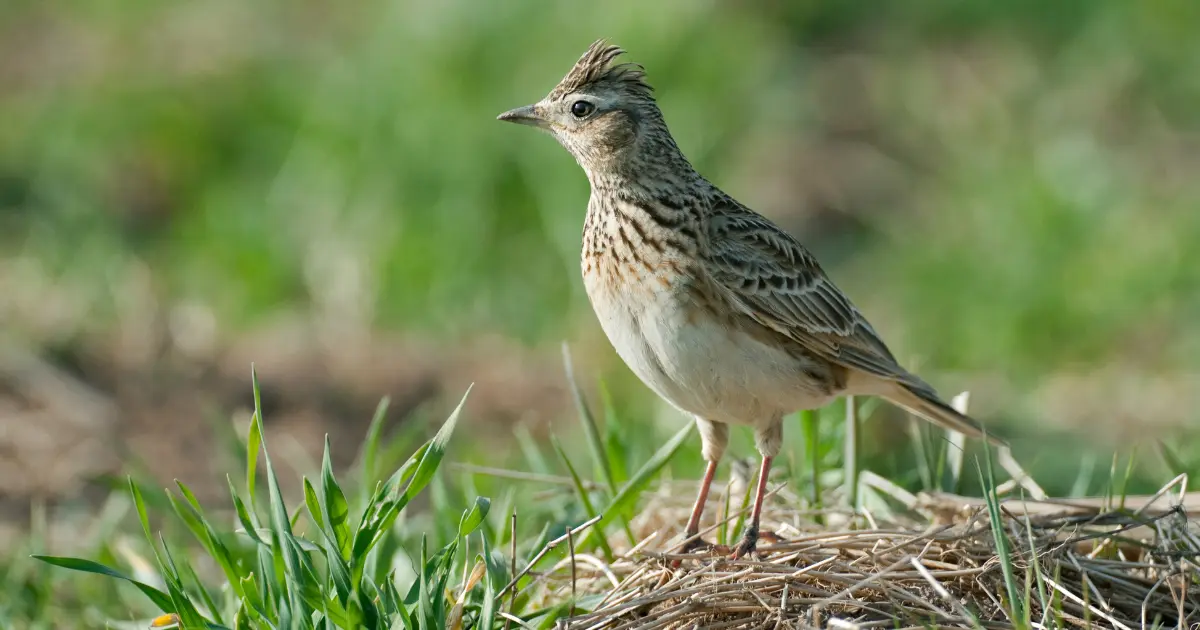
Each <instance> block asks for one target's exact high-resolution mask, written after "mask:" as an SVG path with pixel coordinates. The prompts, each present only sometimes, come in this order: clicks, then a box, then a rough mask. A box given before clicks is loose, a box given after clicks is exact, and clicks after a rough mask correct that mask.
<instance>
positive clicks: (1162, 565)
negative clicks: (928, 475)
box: [529, 477, 1200, 630]
mask: <svg viewBox="0 0 1200 630" xmlns="http://www.w3.org/2000/svg"><path fill="white" fill-rule="evenodd" d="M1185 483H1186V478H1182V477H1181V478H1180V479H1177V480H1176V481H1175V482H1174V483H1173V484H1172V485H1170V486H1168V487H1167V488H1164V490H1163V491H1161V492H1159V493H1158V494H1156V495H1153V496H1149V497H1141V498H1137V497H1128V498H1126V500H1125V504H1124V508H1123V509H1113V507H1112V503H1113V502H1115V501H1117V499H1113V500H1110V501H1104V500H1075V501H1054V500H1042V501H1022V500H1018V499H1008V500H1002V501H1001V502H1000V504H999V507H1000V511H1001V518H1000V519H999V523H998V524H999V525H1000V530H1001V531H1002V532H1003V536H1002V537H1001V538H997V536H996V533H997V532H996V531H994V530H993V527H992V519H991V518H989V510H988V509H987V506H986V505H985V503H984V502H983V501H982V500H980V499H970V498H965V497H958V496H950V495H938V496H930V495H921V496H918V497H912V496H911V495H910V500H909V503H910V505H908V506H907V507H909V508H911V509H910V510H906V511H902V512H906V513H907V516H889V517H888V519H887V520H886V521H884V520H877V519H879V517H878V516H874V517H873V516H872V515H870V514H863V513H860V514H857V515H854V514H850V513H847V512H842V511H837V510H826V511H823V512H821V513H813V512H808V513H801V512H794V511H792V512H789V511H787V510H786V509H784V508H783V507H781V506H784V505H798V504H800V500H799V497H787V496H782V497H779V496H777V497H776V498H775V499H776V500H775V501H773V504H772V507H771V511H770V512H769V513H768V514H767V515H766V518H765V520H764V525H765V526H767V527H777V530H776V531H778V533H779V534H780V535H781V536H784V537H785V538H786V539H787V541H786V542H782V543H777V544H772V545H765V544H764V545H760V551H761V552H762V557H760V558H755V559H742V560H736V561H733V560H728V559H726V558H725V557H723V556H721V555H718V554H716V553H694V554H687V555H680V554H672V553H670V550H671V549H672V548H673V547H676V546H677V545H678V542H679V540H678V539H679V536H678V533H679V531H678V527H677V524H678V523H681V522H682V521H683V518H684V516H686V509H687V506H686V498H687V493H686V492H684V491H682V488H684V487H685V486H678V487H675V488H666V489H665V490H664V491H663V492H661V493H660V494H659V497H658V499H656V501H655V502H654V504H653V505H651V506H650V508H649V509H647V510H645V511H644V512H643V513H642V514H641V515H640V516H639V517H638V519H637V520H636V521H635V522H634V525H635V532H637V533H638V534H639V535H644V539H643V540H642V542H641V543H639V544H638V545H636V546H635V547H633V548H631V549H629V550H627V551H625V552H624V553H622V554H621V556H620V557H619V558H618V559H616V560H615V561H613V562H611V563H608V562H604V561H603V560H601V559H600V558H598V557H595V556H590V555H583V554H577V555H574V556H573V557H571V558H567V559H564V561H563V562H561V563H559V565H558V566H556V567H555V568H554V570H552V571H550V572H547V573H546V574H545V575H543V576H541V577H542V579H541V580H539V581H538V582H537V584H538V586H537V587H535V588H534V591H535V592H531V593H529V594H530V595H531V596H533V597H543V598H545V601H547V602H562V601H567V600H569V599H570V598H572V597H573V596H574V600H573V601H577V602H578V609H579V612H577V613H576V614H575V615H574V616H573V617H572V618H571V619H570V620H569V622H566V623H561V622H560V624H559V627H569V628H571V629H573V630H584V629H587V630H601V629H607V630H616V629H627V628H652V629H669V628H714V629H716V628H813V627H816V628H908V627H911V628H926V627H942V628H957V627H965V628H979V627H982V628H1008V627H1032V628H1058V627H1079V628H1120V629H1131V628H1152V627H1162V628H1176V627H1178V628H1187V627H1194V626H1192V624H1195V623H1197V622H1200V571H1197V569H1196V563H1197V562H1200V528H1198V527H1197V524H1196V522H1195V521H1191V520H1189V519H1188V516H1187V514H1188V512H1189V509H1188V508H1189V507H1190V508H1192V510H1191V511H1193V512H1194V509H1195V508H1197V507H1200V493H1192V494H1188V493H1186V492H1185V491H1184V489H1183V486H1184V484H1185ZM731 520H732V519H731ZM710 522H711V521H710ZM672 536H674V539H672ZM712 536H713V532H711V531H710V532H709V533H708V534H706V537H708V538H709V539H711V538H712ZM998 541H1003V542H998ZM999 545H1004V547H1006V548H1007V549H1002V548H1000V547H999ZM715 551H720V550H715ZM1005 556H1007V557H1008V561H1007V562H1006V561H1005V560H1004V557H1005ZM1006 565H1007V567H1008V570H1009V571H1010V582H1006V578H1005V566H1006ZM1010 584H1011V585H1013V586H1015V593H1016V596H1017V597H1016V604H1015V605H1014V602H1013V601H1012V597H1011V596H1010V595H1011V594H1012V592H1013V591H1010V590H1009V586H1010ZM584 611H590V612H584ZM1014 617H1016V618H1014Z"/></svg>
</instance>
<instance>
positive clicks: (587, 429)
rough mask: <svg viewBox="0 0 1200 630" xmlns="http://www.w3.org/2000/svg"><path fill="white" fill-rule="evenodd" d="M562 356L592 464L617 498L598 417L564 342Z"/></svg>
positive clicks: (569, 350)
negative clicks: (580, 385) (587, 397)
mask: <svg viewBox="0 0 1200 630" xmlns="http://www.w3.org/2000/svg"><path fill="white" fill-rule="evenodd" d="M562 355H563V369H564V370H565V371H566V374H567V385H568V386H569V387H570V388H571V396H572V397H573V398H574V399H575V409H576V411H578V412H579V422H580V424H582V425H583V434H584V436H586V437H587V443H588V451H590V452H591V454H592V462H593V463H594V464H595V466H596V468H597V469H598V470H599V471H600V476H601V478H602V480H603V481H604V485H605V487H607V488H608V490H609V492H610V493H611V494H612V496H616V494H617V484H616V483H615V482H614V481H613V474H612V468H611V467H610V466H609V461H608V455H607V454H605V452H604V443H603V442H602V441H601V440H600V428H599V427H598V426H596V417H595V416H593V415H592V411H591V409H589V408H588V405H587V401H586V400H584V398H583V390H581V389H580V388H579V382H578V381H576V380H575V367H574V366H573V365H572V364H571V349H570V348H569V347H568V346H567V344H566V342H563V345H562Z"/></svg>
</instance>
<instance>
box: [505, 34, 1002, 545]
mask: <svg viewBox="0 0 1200 630" xmlns="http://www.w3.org/2000/svg"><path fill="white" fill-rule="evenodd" d="M624 52H625V51H624V50H623V49H622V48H620V47H619V46H616V45H614V44H610V43H609V42H608V41H607V40H604V39H601V40H598V41H596V42H594V43H593V44H592V45H591V46H590V47H588V49H587V51H586V52H584V53H583V55H582V56H581V57H580V58H579V60H578V61H577V62H576V63H575V65H574V66H572V68H571V69H570V71H569V72H567V74H566V75H565V76H564V77H563V79H562V80H561V81H559V83H558V84H557V85H556V86H555V87H554V88H553V89H552V90H551V91H550V92H549V93H548V94H547V95H546V96H545V97H544V98H542V99H541V100H539V101H537V102H536V103H533V104H531V105H526V106H524V107H518V108H516V109H512V110H509V111H506V112H504V113H502V114H500V115H499V116H498V117H497V118H498V119H499V120H501V121H506V122H510V123H517V124H521V125H528V126H531V127H535V128H538V129H540V130H543V131H546V132H549V133H550V135H552V136H553V137H554V138H555V139H556V140H557V141H558V142H559V144H561V145H562V146H563V147H564V148H565V149H566V150H567V151H568V152H569V153H570V154H571V155H572V156H574V158H575V160H576V162H578V163H579V166H580V167H582V169H583V171H584V173H585V174H586V175H587V179H588V181H589V184H590V187H591V195H590V198H589V200H588V204H587V213H586V215H585V218H584V222H583V234H582V241H583V243H582V255H581V268H582V272H583V281H584V286H585V289H586V292H587V296H588V300H589V301H590V303H591V305H592V308H593V310H594V311H595V313H596V316H597V319H598V320H599V322H600V325H601V328H603V330H604V332H605V334H606V336H607V337H608V339H609V341H610V342H611V344H612V346H613V347H614V349H615V350H616V352H617V354H618V355H619V356H620V357H621V359H622V360H623V361H624V362H625V363H626V364H627V365H628V367H629V368H630V370H631V371H632V372H633V373H634V374H636V375H637V376H638V377H639V378H640V380H641V381H642V382H643V383H645V384H646V385H647V386H648V387H649V388H650V389H651V390H653V391H654V392H655V393H656V394H657V395H658V396H659V397H661V398H663V399H664V400H666V401H667V402H668V403H670V404H671V405H673V406H674V407H676V408H677V409H679V410H680V411H682V412H683V413H684V414H687V415H690V416H691V417H692V418H693V419H694V422H695V423H696V426H697V428H698V429H699V433H700V437H701V453H702V455H703V457H704V460H705V462H706V468H705V473H704V477H703V479H702V480H701V482H700V488H699V491H698V493H697V496H696V500H695V503H694V504H693V507H692V511H691V516H690V517H689V519H688V522H687V526H686V528H685V531H684V536H685V541H688V542H687V543H686V544H685V545H684V546H683V550H684V551H690V550H693V549H696V548H698V547H704V546H708V547H714V546H713V545H711V544H709V543H706V542H704V541H702V540H700V536H699V527H700V521H701V518H702V514H703V512H704V506H705V502H706V500H707V498H708V493H709V488H710V487H711V485H712V482H713V477H714V475H715V474H716V470H717V464H718V462H719V461H720V460H721V458H722V456H723V455H724V453H725V450H726V446H727V444H728V441H729V427H730V425H740V426H749V427H751V428H752V429H753V431H754V441H755V446H756V447H757V450H758V452H759V454H760V455H761V463H760V465H759V470H758V479H757V484H756V486H755V493H754V502H753V507H752V508H751V513H750V519H749V521H748V524H747V526H746V527H745V528H744V535H743V537H742V539H741V541H740V542H739V543H738V544H737V546H736V547H735V548H734V549H733V550H732V557H733V558H741V557H745V556H746V555H747V554H751V553H755V554H756V555H757V544H758V541H759V536H760V533H759V527H760V525H761V522H760V521H761V516H762V507H763V498H764V495H765V494H766V489H767V475H768V472H769V471H770V468H771V462H772V460H773V459H775V458H776V456H777V455H778V454H779V451H780V448H781V446H782V439H783V419H784V417H785V416H786V415H788V414H790V413H793V412H795V411H799V410H809V409H817V408H820V407H823V406H825V405H827V404H829V403H830V402H832V401H834V400H835V399H838V398H840V397H844V396H878V397H881V398H883V399H885V400H887V401H889V402H891V403H893V404H895V405H897V406H899V407H901V408H903V409H905V410H907V411H909V412H910V413H913V414H915V415H917V416H920V417H922V418H924V419H926V420H928V421H930V422H933V423H934V424H937V425H939V426H941V427H943V428H946V429H949V430H952V431H957V432H959V433H962V434H964V435H966V436H969V437H975V438H983V439H985V440H987V441H988V442H990V443H992V444H997V445H1003V444H1004V442H1003V441H1002V440H1000V439H999V438H997V437H995V436H994V435H992V434H990V433H987V432H986V431H985V430H984V427H983V426H982V425H981V424H980V423H979V422H977V421H976V420H974V419H972V418H970V417H968V416H967V415H965V414H963V413H960V412H958V411H956V410H955V409H954V408H953V407H951V406H950V405H948V404H946V402H945V401H943V400H942V399H941V398H940V397H939V396H938V394H937V392H936V391H935V390H934V389H933V387H931V386H930V385H929V384H928V383H926V382H925V381H923V380H921V378H919V377H918V376H916V375H915V374H913V373H911V372H909V371H908V370H906V369H904V368H903V367H901V366H900V364H899V362H897V360H896V358H895V357H894V356H893V355H892V352H891V351H890V350H889V349H888V347H887V346H886V345H885V344H884V342H883V340H882V339H881V338H880V336H879V334H878V333H877V332H876V331H875V329H874V328H873V327H872V326H871V324H870V323H868V322H867V320H866V318H865V317H864V316H863V315H862V313H861V312H860V311H859V310H858V308H857V307H855V306H854V305H853V304H852V303H851V301H850V299H849V298H847V297H846V295H845V294H844V293H843V292H842V291H841V290H840V289H838V287H836V286H835V285H834V284H833V282H832V281H831V280H830V279H829V277H828V275H827V274H826V273H825V271H824V270H823V269H822V268H821V266H820V264H819V263H818V262H817V260H816V259H815V258H814V257H813V255H812V254H811V253H809V251H808V250H807V249H805V247H804V246H803V245H801V244H800V242H799V241H798V240H796V239H795V238H794V237H792V236H791V235H789V234H788V233H787V232H785V231H784V230H783V229H781V228H780V227H778V226H777V225H776V224H775V223H773V222H772V221H770V220H769V219H767V218H766V217H764V216H762V215H760V214H758V213H757V212H754V211H753V210H751V209H750V208H748V207H746V206H745V205H743V204H741V203H739V202H738V201H737V200H736V199H734V198H733V197H731V196H730V195H728V194H726V193H725V192H723V191H722V190H721V189H720V188H718V187H717V186H716V185H714V184H713V183H711V182H710V181H709V180H708V179H705V178H704V177H703V176H701V175H700V174H699V173H698V172H697V171H696V169H695V168H693V166H692V164H691V163H690V162H689V161H688V159H687V157H685V156H684V154H683V152H682V151H681V150H680V148H679V146H678V145H677V144H676V142H675V140H674V138H673V137H672V135H671V132H670V131H669V130H668V128H667V124H666V122H665V119H664V116H663V113H662V110H661V109H660V108H659V106H658V103H657V101H656V99H655V96H654V91H653V88H652V87H651V86H650V84H649V82H648V81H647V78H646V71H645V68H644V67H643V66H641V65H639V64H636V63H630V62H619V61H618V57H619V56H621V55H622V54H624Z"/></svg>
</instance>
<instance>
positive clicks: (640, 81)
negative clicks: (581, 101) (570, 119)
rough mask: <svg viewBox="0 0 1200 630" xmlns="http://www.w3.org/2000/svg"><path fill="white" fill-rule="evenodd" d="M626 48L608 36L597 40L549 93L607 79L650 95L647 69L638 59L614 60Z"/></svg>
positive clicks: (562, 92) (557, 93) (558, 93)
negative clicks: (622, 61) (619, 61)
mask: <svg viewBox="0 0 1200 630" xmlns="http://www.w3.org/2000/svg"><path fill="white" fill-rule="evenodd" d="M624 52H625V51H624V50H622V49H621V47H620V46H614V45H611V44H609V43H608V42H607V41H606V40H603V39H600V40H596V41H595V42H594V43H593V44H592V45H591V46H589V47H588V49H587V52H585V53H583V56H582V57H580V58H579V61H576V62H575V66H574V67H573V68H571V71H570V72H568V73H567V76H565V77H563V79H562V81H559V82H558V85H557V86H555V88H554V90H553V91H552V92H551V93H550V96H551V97H552V98H553V97H560V96H563V95H566V94H570V93H572V92H577V91H579V90H580V89H582V88H585V87H587V86H591V85H596V84H601V83H607V84H610V85H613V86H614V87H620V88H624V89H627V90H629V91H630V92H633V93H635V94H637V95H639V96H643V97H646V98H650V93H651V91H652V89H653V88H651V87H650V84H648V83H646V70H645V69H644V68H642V66H641V65H639V64H636V63H617V64H614V63H613V60H614V59H616V58H617V57H618V56H620V55H621V54H623V53H624Z"/></svg>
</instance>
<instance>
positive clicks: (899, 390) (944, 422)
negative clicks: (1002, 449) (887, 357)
mask: <svg viewBox="0 0 1200 630" xmlns="http://www.w3.org/2000/svg"><path fill="white" fill-rule="evenodd" d="M893 385H894V386H893V387H891V388H889V391H888V392H887V393H885V394H883V398H884V399H886V400H887V401H888V402H890V403H892V404H893V405H896V406H898V407H902V408H903V409H905V410H907V411H908V412H910V413H913V414H916V415H918V416H921V417H922V418H924V419H926V420H928V421H930V422H932V423H934V424H936V425H938V426H940V427H942V428H944V429H949V430H951V431H957V432H959V433H962V434H963V435H966V436H967V437H973V438H980V439H986V440H987V441H988V442H989V443H990V444H994V445H996V446H1008V444H1007V443H1006V442H1005V441H1004V440H1002V439H1000V438H999V437H996V436H995V435H993V434H991V433H986V432H985V431H984V428H983V425H981V424H979V422H977V421H975V420H974V419H973V418H971V417H970V416H967V415H965V414H961V413H959V412H958V411H955V410H954V408H953V407H951V406H950V405H948V404H946V403H945V402H943V401H942V399H941V398H938V395H937V393H936V392H934V391H933V390H932V389H930V388H929V387H927V386H926V387H920V386H918V385H916V384H908V383H903V382H896V381H893ZM921 385H924V383H921Z"/></svg>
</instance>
